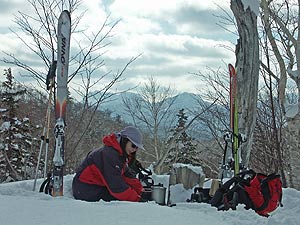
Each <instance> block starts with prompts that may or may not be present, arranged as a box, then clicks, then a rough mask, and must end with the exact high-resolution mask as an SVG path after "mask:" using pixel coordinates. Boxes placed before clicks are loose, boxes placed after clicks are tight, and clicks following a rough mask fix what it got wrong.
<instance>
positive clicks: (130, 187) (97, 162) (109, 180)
mask: <svg viewBox="0 0 300 225" xmlns="http://www.w3.org/2000/svg"><path fill="white" fill-rule="evenodd" d="M103 143H104V147H102V148H100V149H96V150H94V151H91V152H90V153H89V154H88V155H87V156H86V158H85V159H84V160H83V162H82V163H81V165H80V166H79V168H78V169H77V171H76V175H75V177H74V179H73V187H72V188H73V195H74V197H75V198H76V199H81V195H82V196H87V195H90V196H97V197H96V198H98V197H99V199H101V193H102V190H103V189H105V188H107V190H108V191H109V194H110V195H112V196H113V197H114V198H116V199H118V200H121V201H133V202H137V201H139V200H140V198H141V197H140V194H141V192H142V190H143V186H142V184H141V182H140V181H139V180H138V179H137V178H129V177H126V176H125V174H124V173H125V170H126V167H127V163H128V158H127V156H126V153H123V150H122V149H121V146H120V144H119V142H118V140H117V136H116V134H114V133H113V134H111V135H109V136H105V137H104V138H103ZM80 183H81V184H80ZM82 184H83V185H82ZM93 198H94V197H92V198H91V199H92V200H95V199H93ZM87 199H90V198H89V197H82V200H87ZM99 199H98V200H99Z"/></svg>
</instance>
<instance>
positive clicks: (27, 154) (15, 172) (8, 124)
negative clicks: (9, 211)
mask: <svg viewBox="0 0 300 225" xmlns="http://www.w3.org/2000/svg"><path fill="white" fill-rule="evenodd" d="M4 76H6V80H5V81H4V82H3V83H2V84H1V89H0V102H1V113H2V115H1V120H2V121H1V126H0V141H1V145H0V182H9V181H15V180H22V179H24V178H26V177H27V175H26V174H28V173H27V172H26V168H27V165H30V160H29V159H30V158H31V152H32V151H31V144H32V137H31V130H32V126H31V125H30V123H29V119H28V118H27V117H24V118H23V119H19V118H18V115H17V109H18V102H19V100H20V98H21V96H22V95H23V94H24V93H25V91H26V90H25V89H24V88H22V87H20V86H19V85H17V84H16V83H15V82H14V77H13V75H12V72H11V69H7V70H5V73H4ZM25 176H26V177H25Z"/></svg>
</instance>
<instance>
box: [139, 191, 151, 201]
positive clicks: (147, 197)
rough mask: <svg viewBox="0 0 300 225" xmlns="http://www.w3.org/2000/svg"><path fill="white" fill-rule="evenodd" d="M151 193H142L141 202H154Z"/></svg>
mask: <svg viewBox="0 0 300 225" xmlns="http://www.w3.org/2000/svg"><path fill="white" fill-rule="evenodd" d="M151 194H152V192H151V191H142V193H141V199H140V202H148V201H151V200H152V197H151Z"/></svg>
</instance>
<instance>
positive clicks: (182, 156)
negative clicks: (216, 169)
mask: <svg viewBox="0 0 300 225" xmlns="http://www.w3.org/2000/svg"><path fill="white" fill-rule="evenodd" d="M176 116H177V117H178V121H177V124H176V126H175V128H173V129H172V130H171V131H172V132H173V136H175V135H176V134H177V133H179V132H181V131H182V130H183V129H184V128H185V126H186V122H187V120H188V116H186V114H185V112H184V109H180V110H179V112H178V114H177V115H176ZM196 147H197V144H195V143H194V142H193V139H192V137H191V136H189V135H188V134H187V132H186V131H184V132H182V133H181V134H180V135H179V136H178V138H177V139H176V141H175V145H174V147H173V148H172V150H171V151H170V156H169V157H168V159H167V162H168V163H170V164H173V163H184V164H193V165H199V159H198V153H197V148H196Z"/></svg>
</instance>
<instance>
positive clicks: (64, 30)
mask: <svg viewBox="0 0 300 225" xmlns="http://www.w3.org/2000/svg"><path fill="white" fill-rule="evenodd" d="M70 37H71V16H70V13H69V11H67V10H64V11H63V12H62V13H61V14H60V17H59V19H58V29H57V63H56V67H57V73H56V74H57V75H56V79H57V80H56V83H57V88H56V100H55V118H56V123H55V127H54V135H55V149H54V157H53V170H52V172H51V173H50V174H49V175H48V177H47V179H46V180H45V181H44V182H43V184H42V186H41V188H40V191H43V189H45V190H44V191H45V193H49V194H51V195H52V196H54V197H55V196H63V175H64V171H63V170H64V165H65V160H64V155H65V154H64V153H65V148H64V146H65V122H66V106H67V95H68V92H67V82H68V69H69V52H70ZM52 72H53V71H52ZM53 73H54V74H55V71H54V72H53ZM48 79H49V78H48V77H47V81H46V84H47V89H48V84H49V80H48ZM54 80H55V77H53V76H52V78H51V83H52V84H51V90H52V86H54ZM50 94H51V92H50ZM49 98H50V96H49ZM47 115H48V112H47ZM42 144H43V142H42V143H41V148H40V153H39V157H40V155H41V149H42ZM46 161H47V159H46ZM37 168H38V166H37ZM37 170H38V169H37ZM36 177H37V171H36ZM44 177H45V175H44ZM35 185H36V178H35V181H34V188H33V190H35ZM46 189H47V190H46Z"/></svg>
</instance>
